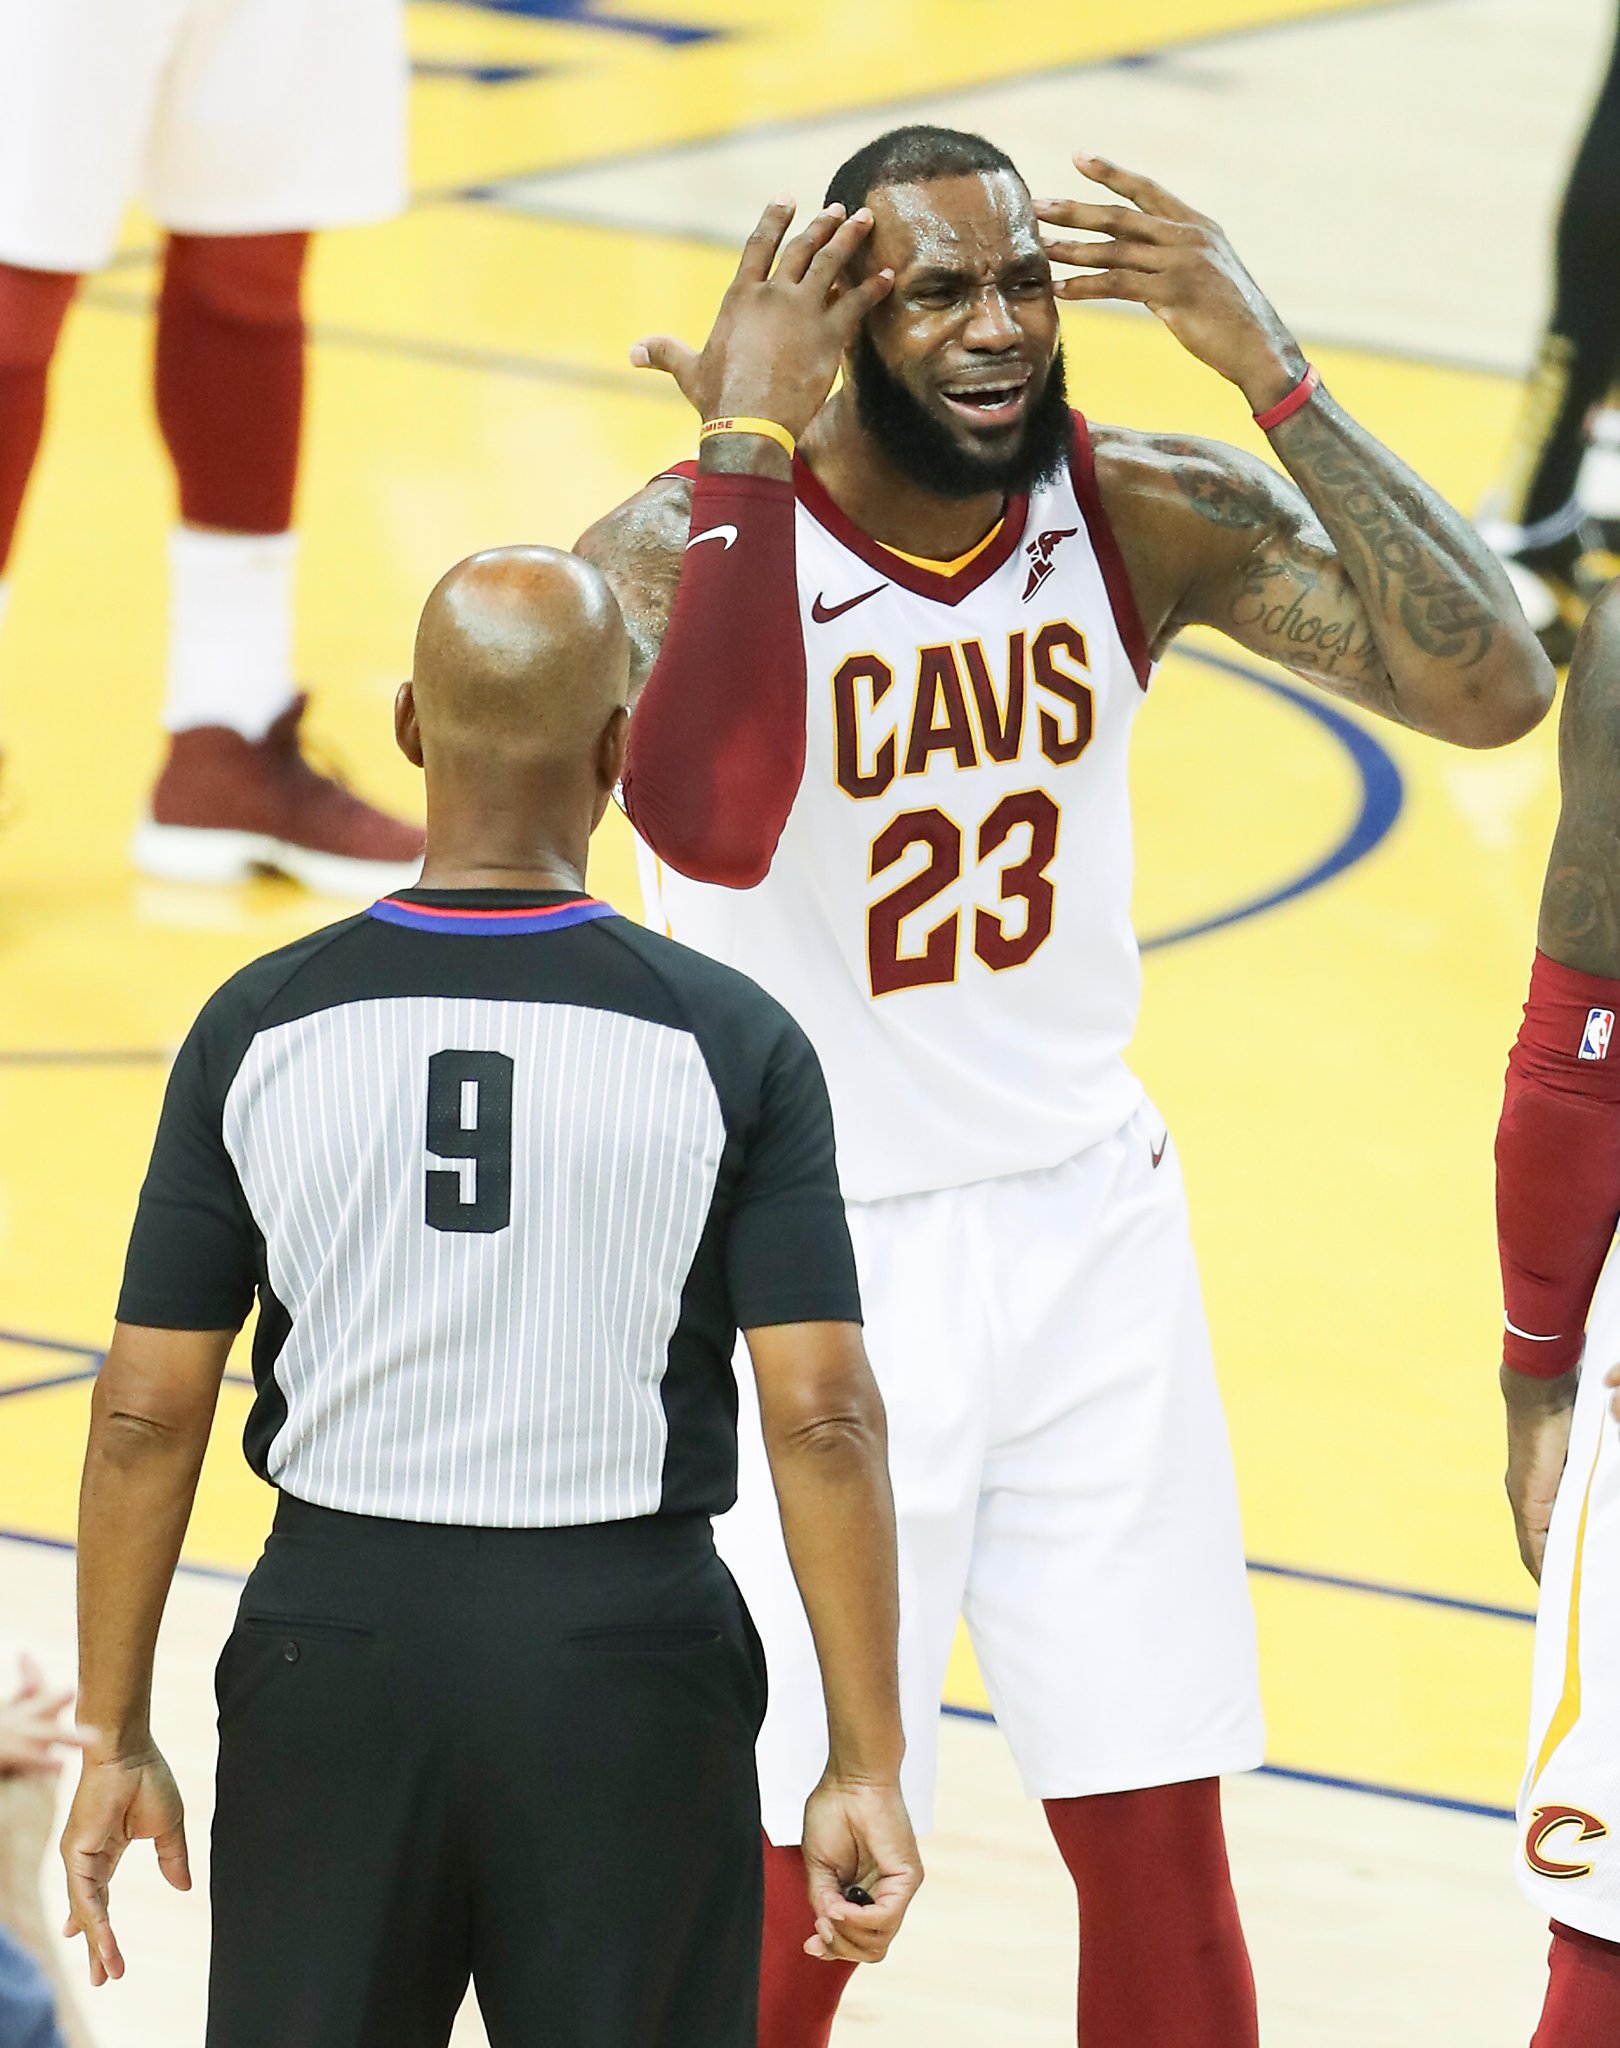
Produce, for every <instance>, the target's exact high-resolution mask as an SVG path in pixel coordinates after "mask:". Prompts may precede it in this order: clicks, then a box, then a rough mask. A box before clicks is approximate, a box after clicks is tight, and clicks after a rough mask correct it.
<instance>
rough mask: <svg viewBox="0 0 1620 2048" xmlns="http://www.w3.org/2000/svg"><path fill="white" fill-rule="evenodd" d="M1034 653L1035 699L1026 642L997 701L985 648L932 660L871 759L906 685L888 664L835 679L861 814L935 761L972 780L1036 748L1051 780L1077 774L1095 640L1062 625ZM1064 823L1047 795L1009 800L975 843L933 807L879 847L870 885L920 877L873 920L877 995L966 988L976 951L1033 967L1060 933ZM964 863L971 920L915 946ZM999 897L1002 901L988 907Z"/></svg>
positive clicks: (938, 927)
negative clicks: (887, 707)
mask: <svg viewBox="0 0 1620 2048" xmlns="http://www.w3.org/2000/svg"><path fill="white" fill-rule="evenodd" d="M1029 651H1030V656H1031V657H1032V658H1031V659H1030V662H1029V667H1030V669H1031V671H1032V674H1031V677H1030V684H1031V687H1029V688H1026V683H1025V665H1026V658H1025V636H1024V635H1023V634H1022V633H1015V634H1013V635H1012V636H1011V639H1010V642H1009V646H1008V658H1007V671H1006V673H1007V682H1006V688H1005V690H1004V691H998V690H997V688H996V686H995V682H994V680H993V678H992V675H991V671H990V664H989V662H988V660H987V659H986V656H985V651H984V648H983V646H982V645H981V644H980V642H978V641H977V640H968V641H964V642H963V643H962V644H961V645H960V647H956V646H951V645H948V644H947V645H943V646H936V647H924V648H922V649H921V650H919V654H918V664H917V681H916V690H915V693H914V696H913V701H912V704H911V709H910V717H909V720H907V719H905V718H904V717H903V716H902V720H901V723H900V725H899V726H898V727H897V728H896V729H895V730H893V731H891V732H890V733H888V734H887V735H886V736H885V737H884V738H883V739H882V740H881V741H880V742H879V743H877V744H876V745H875V746H874V745H872V744H871V743H870V741H868V742H867V744H866V745H865V746H863V733H862V727H863V725H866V724H867V723H869V722H871V721H873V720H875V718H876V717H877V716H878V715H880V714H879V711H878V707H879V706H880V705H881V704H882V701H883V699H884V698H885V697H886V696H887V695H888V693H889V691H890V689H891V688H892V687H893V684H894V682H895V680H896V679H895V676H894V673H893V671H892V669H891V668H890V667H889V665H888V664H887V663H886V662H884V661H882V660H881V659H880V658H879V657H878V656H876V655H870V654H855V655H851V656H849V658H848V659H847V660H845V661H844V662H843V663H842V664H841V665H840V666H839V668H838V670H837V672H836V673H835V675H834V677H833V701H834V711H835V729H836V746H837V779H838V783H839V786H840V788H842V789H843V791H844V792H845V794H846V795H848V796H851V797H854V798H856V799H857V800H858V801H859V800H864V799H868V798H876V797H880V796H882V795H884V794H886V793H887V792H888V791H889V790H890V789H891V788H892V786H893V784H894V783H895V782H896V780H899V779H902V778H904V777H906V776H921V775H926V774H927V773H928V771H929V768H930V765H931V763H932V761H933V758H934V756H935V755H936V754H946V755H949V756H950V757H951V761H952V764H953V765H954V766H955V767H956V768H958V769H963V770H972V769H975V768H978V767H980V766H988V765H990V764H992V763H996V764H1006V763H1010V762H1015V761H1018V760H1019V759H1020V757H1021V756H1022V755H1023V753H1024V751H1025V740H1026V734H1027V736H1028V739H1029V741H1030V742H1031V745H1030V752H1031V753H1032V754H1034V753H1037V752H1038V754H1039V756H1040V758H1041V760H1042V761H1044V762H1047V763H1050V764H1051V765H1052V766H1053V767H1064V766H1066V765H1067V764H1069V763H1070V762H1073V761H1076V760H1078V759H1079V758H1080V756H1081V754H1083V753H1084V752H1085V750H1086V748H1087V746H1089V744H1090V742H1091V736H1092V725H1093V701H1092V693H1091V690H1090V689H1089V687H1088V686H1087V684H1086V683H1085V682H1084V681H1083V680H1082V676H1081V674H1077V673H1075V669H1078V670H1080V671H1081V672H1082V674H1083V672H1084V670H1085V666H1086V643H1085V639H1084V636H1083V635H1082V634H1081V633H1080V632H1079V631H1078V629H1077V628H1075V627H1073V626H1071V625H1068V624H1056V623H1054V624H1051V625H1047V626H1043V627H1042V628H1041V629H1040V631H1039V632H1038V633H1036V635H1035V636H1034V644H1033V646H1032V647H1031V648H1030V650H1029ZM1071 663H1072V664H1073V667H1071V666H1070V665H1069V664H1071ZM964 678H965V681H964ZM1031 699H1033V700H1034V702H1033V704H1031V701H1030V700H1031ZM1043 699H1044V700H1046V701H1044V702H1043ZM1031 709H1033V711H1034V714H1035V715H1034V717H1033V718H1031V717H1030V716H1029V715H1028V714H1029V711H1030V710H1031ZM902 741H903V743H904V752H903V753H902V752H901V744H902ZM863 753H864V754H865V756H866V761H865V762H863V760H862V755H863ZM867 763H869V765H867ZM1030 765H1031V768H1032V769H1033V768H1034V767H1035V765H1036V764H1035V762H1034V761H1031V764H1030ZM936 786H937V784H936ZM962 786H963V787H971V784H964V785H962ZM1060 822H1061V814H1060V812H1059V810H1058V806H1057V803H1056V802H1055V800H1054V799H1053V797H1052V796H1051V795H1050V794H1049V792H1048V791H1047V790H1045V789H1043V788H1039V787H1036V788H1030V789H1020V790H1015V791H1012V792H1010V793H1009V794H1007V795H1004V796H1002V797H1001V798H1000V800H999V801H998V802H996V803H994V804H993V805H992V806H991V808H990V809H989V810H988V812H987V813H986V815H985V816H984V817H983V818H982V819H981V820H980V821H979V823H978V825H977V827H976V828H973V827H970V828H969V829H968V832H967V833H966V835H964V831H963V827H962V826H961V825H960V824H958V823H957V821H956V820H955V819H954V818H952V817H949V816H948V815H947V814H946V813H945V811H943V810H942V809H941V808H940V807H939V806H938V805H935V804H930V805H927V806H920V807H918V808H917V809H914V810H906V811H902V812H900V813H899V815H898V816H896V817H893V818H891V819H890V820H889V822H888V823H887V824H886V825H885V826H884V827H883V829H882V830H881V831H880V832H879V833H878V834H877V836H876V837H875V838H874V839H873V841H872V846H871V854H870V860H869V867H868V873H869V875H870V878H871V879H872V880H873V881H874V882H876V881H877V880H879V878H880V877H885V876H888V875H890V874H891V873H892V871H893V870H894V869H895V868H897V867H902V866H909V867H910V868H911V872H910V873H909V874H908V875H906V876H905V878H904V879H903V880H900V881H899V882H896V883H893V884H891V886H890V887H889V889H888V890H887V891H886V893H884V894H883V895H881V896H879V897H878V898H877V899H876V900H875V901H874V902H873V903H872V904H871V906H870V908H869V910H868V912H867V920H866V937H867V962H868V968H869V972H870V977H871V991H872V994H873V995H874V996H884V995H891V994H893V993H894V992H895V991H896V990H898V989H906V988H922V987H926V986H928V985H929V984H931V983H940V982H951V981H954V980H955V979H956V978H957V975H958V973H959V972H960V971H961V969H962V964H963V961H962V954H963V948H964V942H965V943H966V945H967V946H968V947H969V948H970V949H971V952H972V955H973V956H974V957H975V958H976V959H977V960H979V961H982V962H983V964H984V965H985V966H986V967H987V968H989V969H990V970H991V971H992V972H994V973H1001V972H1002V971H1003V970H1005V969H1006V968H1009V967H1021V966H1022V965H1023V964H1024V962H1025V961H1026V960H1029V959H1031V958H1033V956H1034V955H1035V954H1036V953H1038V952H1039V951H1040V949H1041V947H1042V946H1043V945H1044V944H1045V943H1046V941H1047V939H1048V938H1050V936H1051V933H1052V923H1053V918H1054V915H1055V912H1056V890H1055V888H1054V886H1053V883H1052V880H1051V877H1050V875H1049V873H1048V870H1049V869H1050V867H1051V865H1052V863H1053V861H1054V860H1055V859H1056V858H1057V850H1058V828H1059V824H1060ZM918 849H920V852H921V865H920V866H919V865H917V862H916V858H915V850H918ZM908 855H909V856H913V858H912V859H910V860H908ZM965 863H970V864H971V870H970V871H971V877H972V880H971V884H970V889H971V896H972V905H971V908H972V916H971V920H970V921H969V920H967V919H965V918H964V915H963V912H962V911H961V910H957V909H953V910H951V911H950V912H949V913H948V914H947V915H945V916H943V917H941V918H939V919H937V920H936V922H935V923H934V924H933V925H932V926H930V927H929V929H928V930H927V931H926V932H925V933H923V934H921V935H920V936H912V937H911V939H910V941H909V943H908V935H907V933H906V931H905V925H906V920H907V919H909V918H911V917H913V916H914V915H915V914H916V913H918V912H920V911H922V910H923V909H924V908H925V906H926V905H928V904H930V903H932V902H934V900H935V898H937V897H939V896H942V895H943V894H944V893H945V891H946V890H948V889H950V888H952V886H953V885H954V884H955V883H956V882H957V881H958V880H959V879H960V878H961V877H962V875H963V872H964V864H965ZM992 889H993V890H994V896H993V899H992V900H986V899H987V898H989V897H990V896H991V891H992Z"/></svg>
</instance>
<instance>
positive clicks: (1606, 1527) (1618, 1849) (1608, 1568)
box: [1517, 1252, 1620, 1941]
mask: <svg viewBox="0 0 1620 2048" xmlns="http://www.w3.org/2000/svg"><path fill="white" fill-rule="evenodd" d="M1586 1329H1587V1336H1586V1360H1585V1364H1584V1366H1583V1368H1582V1372H1581V1385H1580V1392H1579V1393H1578V1394H1577V1395H1576V1398H1575V1414H1574V1417H1573V1422H1572V1427H1571V1429H1570V1438H1569V1462H1568V1464H1567V1465H1566V1466H1565V1467H1564V1477H1563V1483H1562V1484H1561V1485H1560V1487H1559V1489H1558V1499H1557V1501H1556V1503H1555V1504H1554V1507H1553V1515H1552V1525H1551V1527H1550V1529H1549V1530H1548V1532H1547V1550H1546V1555H1545V1557H1544V1558H1543V1560H1542V1569H1541V1600H1540V1605H1539V1607H1538V1610H1537V1615H1536V1650H1535V1675H1534V1679H1533V1681H1532V1684H1531V1693H1530V1755H1529V1761H1528V1765H1527V1768H1526V1770H1525V1774H1524V1784H1523V1786H1522V1788H1521V1790H1520V1793H1519V1843H1518V1855H1517V1863H1518V1871H1519V1882H1520V1883H1521V1884H1522V1885H1523V1886H1524V1889H1525V1891H1526V1892H1527V1893H1528V1894H1529V1896H1530V1898H1531V1899H1532V1900H1533V1901H1534V1902H1535V1904H1536V1905H1537V1906H1539V1907H1540V1908H1541V1909H1542V1911H1543V1912H1545V1913H1546V1914H1547V1915H1548V1917H1549V1918H1550V1919H1553V1920H1562V1921H1563V1922H1564V1923H1565V1924H1566V1925H1567V1926H1570V1927H1578V1928H1579V1929H1580V1930H1581V1931H1582V1933H1584V1934H1595V1935H1597V1936H1599V1937H1600V1938H1601V1939H1602V1940H1604V1941H1620V1426H1617V1425H1616V1423H1615V1421H1614V1418H1613V1417H1612V1416H1611V1415H1610V1413H1609V1389H1608V1388H1607V1387H1605V1386H1604V1384H1603V1375H1604V1374H1605V1373H1606V1372H1607V1371H1608V1369H1609V1367H1610V1366H1611V1365H1613V1364H1614V1363H1615V1362H1616V1361H1617V1360H1620V1257H1617V1255H1616V1254H1615V1253H1614V1252H1611V1253H1610V1254H1609V1262H1608V1264H1607V1265H1606V1266H1605V1267H1604V1269H1603V1276H1602V1278H1601V1279H1600V1280H1599V1282H1598V1287H1597V1293H1596V1295H1595V1296H1594V1297H1593V1301H1592V1312H1591V1314H1590V1316H1589V1317H1588V1318H1587V1325H1586Z"/></svg>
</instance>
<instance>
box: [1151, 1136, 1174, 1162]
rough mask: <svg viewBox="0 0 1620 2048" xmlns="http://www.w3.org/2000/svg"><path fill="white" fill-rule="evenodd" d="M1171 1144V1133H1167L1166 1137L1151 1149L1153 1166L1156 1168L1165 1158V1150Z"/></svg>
mask: <svg viewBox="0 0 1620 2048" xmlns="http://www.w3.org/2000/svg"><path fill="white" fill-rule="evenodd" d="M1169 1142H1170V1133H1169V1132H1168V1131H1166V1132H1165V1134H1164V1136H1163V1137H1162V1138H1161V1139H1160V1140H1159V1142H1158V1144H1157V1145H1156V1146H1154V1147H1152V1148H1151V1157H1152V1160H1153V1164H1154V1165H1155V1166H1157V1165H1158V1163H1159V1161H1160V1160H1161V1159H1162V1158H1163V1157H1164V1148H1165V1146H1166V1145H1168V1144H1169Z"/></svg>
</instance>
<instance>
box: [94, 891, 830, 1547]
mask: <svg viewBox="0 0 1620 2048" xmlns="http://www.w3.org/2000/svg"><path fill="white" fill-rule="evenodd" d="M255 1293H256V1294H257V1298H258V1304H259V1320H258V1327H257V1330H256V1332H255V1338H254V1345H253V1377H254V1382H255V1386H256V1389H257V1392H256V1398H255V1400H254V1403H253V1407H252V1412H251V1415H250V1418H249V1421H248V1425H247V1429H246V1433H245V1439H244V1441H245V1448H246V1451H247V1455H248V1459H249V1461H250V1463H251V1464H252V1465H253V1467H254V1469H255V1470H256V1471H258V1472H259V1473H260V1474H261V1475H262V1476H263V1477H264V1478H266V1479H268V1480H270V1481H272V1482H273V1483H274V1484H275V1485H277V1486H279V1487H283V1488H285V1489H286V1491H288V1492H289V1493H291V1494H294V1495H296V1496H297V1497H298V1498H300V1499H303V1500H307V1501H311V1502H314V1503H316V1504H317V1505H319V1506H323V1507H332V1508H338V1509H342V1510H345V1511H347V1512H349V1513H355V1514H366V1515H381V1516H388V1517H393V1518H397V1519H403V1520H408V1521H417V1522H440V1523H461V1524H472V1525H478V1526H484V1527H503V1528H510V1527H537V1526H549V1525H559V1524H576V1523H586V1522H604V1521H615V1520H620V1519H624V1518H627V1517H630V1516H639V1515H649V1514H656V1513H661V1512H662V1513H690V1512H693V1511H699V1512H704V1513H719V1512H720V1511H722V1510H723V1509H725V1508H727V1507H729V1506H730V1504H731V1502H732V1499H733V1497H734V1495H735V1490H736V1386H735V1382H734V1379H733V1377H732V1351H733V1348H734V1345H735V1341H736V1332H737V1330H738V1328H739V1327H741V1328H745V1329H746V1328H751V1327H757V1326H760V1325H764V1324H771V1323H787V1322H807V1321H821V1320H830V1321H853V1320H857V1319H858V1317H859V1314H860V1304H859V1297H858V1294H857V1291H856V1284H855V1273H854V1263H853V1259H852V1257H851V1253H850V1247H849V1238H848V1233H847V1230H846V1227H845V1223H844V1214H843V1207H842V1203H841V1200H840V1197H839V1191H838V1182H837V1175H836V1171H835V1165H834V1155H833V1135H832V1117H831V1112H830V1110H829V1108H828V1103H827V1095H826V1089H825V1087H824V1085H823V1082H822V1078H821V1073H820V1069H819V1067H818V1065H817V1063H816V1058H815V1054H814V1053H813V1052H812V1051H811V1049H810V1045H809V1042H808V1041H807V1039H806V1038H805V1036H804V1034H803V1032H802V1031H800V1029H799V1028H798V1026H797V1025H796V1024H795V1023H793V1021H792V1020H791V1018H790V1017H789V1016H788V1015H787V1013H786V1011H784V1010H783V1009H782V1008H781V1007H780V1006H779V1005H778V1004H777V1003H775V1002H774V1001H773V1000H772V999H771V998H770V997H769V996H767V995H765V994H764V993H763V992H762V991H761V990H759V989H758V988H756V987H755V986H754V985H753V983H752V982H750V981H748V980H746V979H745V978H744V977H743V976H741V975H739V974H736V973H734V972H732V971H731V970H730V969H728V968H725V967H721V966H719V965H717V964H716V963H714V962H713V961H710V960H707V959H704V958H703V957H702V956H701V955H699V954H696V953H692V952H689V951H687V950H686V948H685V947H682V946H678V945H675V944H674V943H673V942H672V941H670V940H667V939H663V938H659V937H657V936H655V935H654V934H652V933H650V932H647V931H644V930H642V929H641V928H640V927H639V926H637V925H634V924H631V923H630V922H628V921H627V920H625V919H623V918H621V917H618V916H616V915H615V914H614V912H613V911H612V910H611V909H610V907H609V906H608V905H607V904H605V903H600V902H597V901H595V900H594V899H591V898H570V897H567V896H565V895H561V894H557V893H550V894H544V895H532V894H529V895H522V894H513V893H511V892H508V891H490V890H478V891H456V892H453V893H442V892H433V891H424V890H420V889H415V890H408V891H405V892H403V893H401V894H400V895H398V896H395V897H389V898H386V899H385V900H384V901H382V902H380V903H377V904H374V905H373V906H372V908H371V909H370V910H369V911H368V912H366V913H365V914H363V915H361V916H359V917H354V918H350V919H348V920H346V921H345V922H344V923H342V924H337V925H332V926H329V927H328V928H327V929H326V930H324V931H320V932H316V933H315V934H313V936H311V937H309V938H307V939H303V940H300V941H299V942H298V943H297V944H296V945H292V946H288V947H286V948H284V949H283V950H282V951H280V952H277V953H272V954H270V955H268V956H267V957H266V958H264V959H262V960H259V961H256V962H254V964H253V965H252V966H250V967H247V968H244V969H243V970H242V972H241V973H239V974H237V975H235V976H234V977H233V978H232V979H231V980H230V981H228V982H227V983H226V984H225V986H224V987H223V988H222V989H221V990H220V991H219V992H218V994H217V995H215V996H214V997H213V998H212V1000H211V1001H210V1002H209V1003H208V1004H207V1006H206V1007H205V1009H204V1010H203V1012H202V1015H201V1016H200V1017H199V1018H198V1020H197V1022H196V1024H195V1026H194V1027H193V1029H192V1031H191V1033H190V1036H189V1037H188V1038H187V1040H186V1042H185V1045H184V1046H183V1047H182V1049H181V1052H180V1054H179V1057H178V1059H177V1061H176V1063H175V1067H174V1072H173V1074H172V1075H171V1077H170V1081H169V1087H168V1093H167V1096H166V1098H165V1101H164V1106H163V1115H162V1119H161V1122H160V1124H159V1127H158V1133H157V1139H156V1143H155V1146H154V1149H153V1154H152V1163H151V1167H150V1169H149V1171H148V1174H147V1178H146V1183H145V1186H144V1187H143V1189H142V1192H141V1198H140V1205H139V1208H138V1211H137V1214H136V1219H135V1226H134V1231H133V1234H132V1237H131V1241H130V1247H129V1257H128V1262H127V1265H126V1268H125V1274H124V1285H123V1290H122V1293H121V1295H120V1298H119V1305H118V1314H119V1319H120V1320H121V1321H123V1322H128V1323H138V1324H147V1325H155V1326H158V1327H161V1328H169V1329H210V1330H212V1329H234V1328H236V1327H237V1326H238V1325H240V1324H241V1323H242V1321H243V1320H244V1319H245V1317H246V1315H247V1313H248V1310H249V1308H250V1307H251V1305H252V1302H253V1299H254V1296H255Z"/></svg>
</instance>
